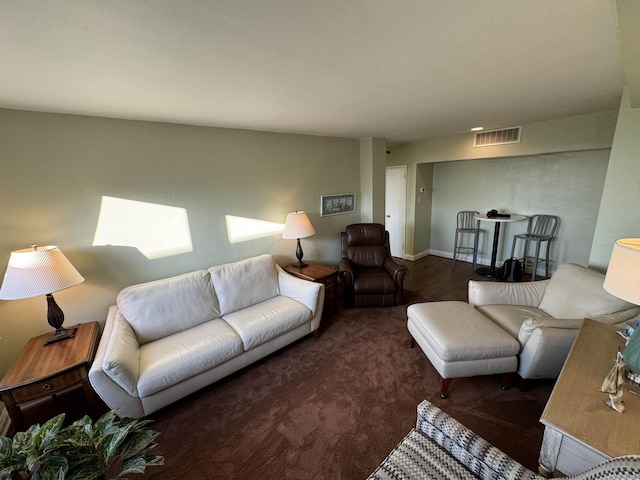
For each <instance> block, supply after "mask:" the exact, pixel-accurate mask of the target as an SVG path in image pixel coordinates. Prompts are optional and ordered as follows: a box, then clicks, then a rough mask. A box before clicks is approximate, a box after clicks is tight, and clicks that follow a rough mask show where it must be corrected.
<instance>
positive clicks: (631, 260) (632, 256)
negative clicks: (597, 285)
mask: <svg viewBox="0 0 640 480" xmlns="http://www.w3.org/2000/svg"><path fill="white" fill-rule="evenodd" d="M604 289H605V290H606V291H607V292H609V293H610V294H612V295H615V296H616V297H618V298H621V299H622V300H626V301H627V302H630V303H634V304H636V305H640V238H621V239H619V240H616V243H615V244H614V245H613V252H612V253H611V260H610V261H609V268H608V269H607V275H606V277H605V279H604ZM622 358H623V359H624V362H625V363H626V364H627V377H628V378H630V379H631V380H633V381H634V382H636V383H640V328H636V329H635V331H634V333H633V335H631V338H630V339H629V341H628V343H627V345H626V347H625V349H624V350H623V352H622Z"/></svg>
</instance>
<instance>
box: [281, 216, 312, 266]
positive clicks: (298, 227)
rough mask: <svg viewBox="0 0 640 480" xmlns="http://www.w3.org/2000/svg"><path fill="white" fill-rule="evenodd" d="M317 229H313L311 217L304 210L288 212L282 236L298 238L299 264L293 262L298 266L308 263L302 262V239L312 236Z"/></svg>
mask: <svg viewBox="0 0 640 480" xmlns="http://www.w3.org/2000/svg"><path fill="white" fill-rule="evenodd" d="M315 233H316V231H315V230H314V229H313V225H311V222H310V221H309V217H307V214H306V213H304V211H302V210H301V211H295V212H291V213H288V214H287V220H286V222H285V224H284V231H283V232H282V238H286V239H293V238H295V239H296V240H298V245H297V247H296V258H297V259H298V264H297V265H296V264H293V265H295V266H296V267H298V268H304V267H307V266H308V265H307V264H306V263H302V254H303V252H302V247H301V246H300V239H301V238H305V237H310V236H311V235H314V234H315Z"/></svg>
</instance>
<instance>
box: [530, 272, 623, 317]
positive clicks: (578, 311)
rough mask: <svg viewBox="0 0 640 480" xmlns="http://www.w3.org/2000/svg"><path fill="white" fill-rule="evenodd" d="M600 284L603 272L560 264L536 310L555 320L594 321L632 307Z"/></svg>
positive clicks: (602, 280) (602, 281)
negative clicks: (591, 319)
mask: <svg viewBox="0 0 640 480" xmlns="http://www.w3.org/2000/svg"><path fill="white" fill-rule="evenodd" d="M603 283H604V275H603V274H602V273H600V272H596V271H595V270H590V269H588V268H585V267H582V266H580V265H575V264H571V263H563V264H562V265H560V266H558V269H557V270H556V271H555V272H554V274H553V275H552V277H551V279H550V280H549V284H548V285H547V288H546V290H545V292H544V295H543V296H542V301H541V302H540V305H539V307H538V308H540V310H543V311H544V312H546V313H548V314H549V315H551V316H552V317H555V318H585V317H587V318H593V317H597V316H599V315H603V314H605V313H611V312H617V311H619V310H627V309H629V308H633V307H634V306H635V305H632V304H630V303H628V302H625V301H624V300H621V299H619V298H618V297H615V296H613V295H611V294H610V293H608V292H607V291H606V290H605V289H604V288H603V287H602V284H603Z"/></svg>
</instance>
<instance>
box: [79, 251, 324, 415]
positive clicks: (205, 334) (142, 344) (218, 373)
mask: <svg viewBox="0 0 640 480" xmlns="http://www.w3.org/2000/svg"><path fill="white" fill-rule="evenodd" d="M323 303H324V286H323V285H322V284H320V283H313V282H309V281H306V280H301V279H298V278H296V277H293V276H291V275H289V274H287V273H286V272H284V271H283V270H282V269H281V268H280V267H279V266H277V265H276V263H275V261H274V259H273V257H271V256H270V255H261V256H258V257H253V258H249V259H247V260H242V261H239V262H235V263H230V264H226V265H220V266H215V267H211V268H209V269H208V270H198V271H195V272H191V273H187V274H184V275H180V276H176V277H172V278H167V279H163V280H158V281H154V282H149V283H144V284H140V285H134V286H131V287H127V288H125V289H124V290H122V291H121V292H120V293H119V294H118V298H117V305H114V306H112V307H111V308H110V309H109V314H108V317H107V320H106V324H105V326H104V331H103V334H102V338H101V340H100V344H99V346H98V350H97V353H96V357H95V360H94V362H93V364H92V366H91V369H90V371H89V380H90V382H91V385H92V386H93V388H94V389H95V391H96V392H97V393H98V395H99V396H100V397H101V398H102V399H103V400H104V402H105V403H106V404H107V405H108V406H109V408H111V409H113V410H115V411H116V413H117V414H118V415H119V416H120V417H133V418H140V417H144V416H146V415H149V414H150V413H152V412H154V411H156V410H158V409H160V408H162V407H164V406H166V405H169V404H171V403H173V402H175V401H176V400H178V399H180V398H183V397H185V396H186V395H189V394H190V393H193V392H195V391H197V390H199V389H201V388H203V387H205V386H207V385H209V384H211V383H213V382H215V381H217V380H219V379H221V378H223V377H225V376H227V375H229V374H231V373H233V372H235V371H237V370H239V369H241V368H243V367H245V366H247V365H249V364H251V363H252V362H255V361H256V360H258V359H261V358H263V357H265V356H266V355H268V354H270V353H272V352H274V351H276V350H278V349H280V348H282V347H284V346H285V345H288V344H290V343H291V342H293V341H295V340H297V339H299V338H301V337H303V336H305V335H307V334H309V333H314V334H316V335H317V330H318V327H319V326H320V319H321V316H322V307H323Z"/></svg>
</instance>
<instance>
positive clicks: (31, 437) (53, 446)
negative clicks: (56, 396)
mask: <svg viewBox="0 0 640 480" xmlns="http://www.w3.org/2000/svg"><path fill="white" fill-rule="evenodd" d="M63 422H64V414H61V415H58V416H56V417H53V418H52V419H50V420H49V421H47V422H46V423H44V424H43V425H42V426H40V425H39V424H35V425H32V426H31V427H30V428H29V429H28V430H27V431H26V432H18V433H16V434H15V435H14V437H13V439H11V438H7V437H0V479H1V480H4V479H11V480H13V479H30V480H63V479H68V480H94V479H95V480H115V479H122V478H125V476H126V475H129V474H132V473H144V471H145V468H146V467H147V466H154V465H163V464H164V458H163V457H161V456H157V455H152V454H151V453H150V451H151V450H152V449H153V448H154V447H155V446H156V445H157V444H156V443H155V439H156V438H157V437H158V435H159V433H158V432H156V431H154V430H150V429H148V428H147V427H146V425H147V424H149V423H150V421H149V420H134V419H131V418H123V419H118V418H117V417H116V414H115V412H113V411H109V412H107V413H105V414H104V415H103V416H102V417H100V418H99V419H98V420H97V421H96V422H95V424H94V423H92V420H91V418H89V417H88V416H85V417H84V418H82V419H80V420H77V421H76V422H74V423H72V424H71V425H69V426H67V427H64V428H63Z"/></svg>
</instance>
